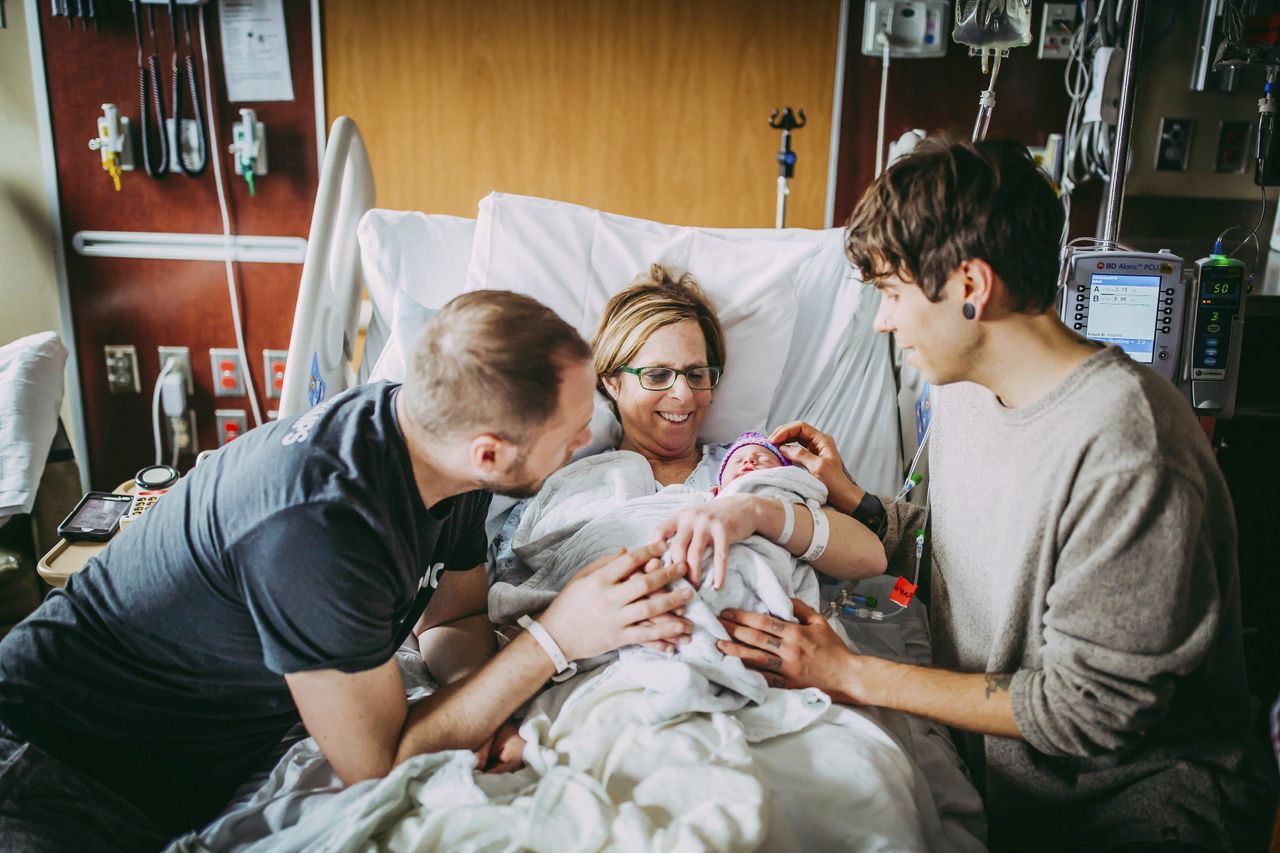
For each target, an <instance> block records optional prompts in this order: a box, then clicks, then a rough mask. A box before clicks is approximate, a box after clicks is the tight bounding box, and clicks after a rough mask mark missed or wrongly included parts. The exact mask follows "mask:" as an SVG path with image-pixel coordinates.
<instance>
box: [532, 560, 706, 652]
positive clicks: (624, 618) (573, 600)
mask: <svg viewBox="0 0 1280 853" xmlns="http://www.w3.org/2000/svg"><path fill="white" fill-rule="evenodd" d="M665 550H666V546H665V545H664V544H663V543H661V542H655V543H653V544H652V545H646V546H644V547H643V548H632V549H630V550H620V551H619V552H618V553H617V554H610V555H608V556H605V557H601V558H600V559H599V560H596V561H595V562H594V563H592V564H591V565H589V566H587V567H586V568H585V569H583V570H582V571H580V572H578V574H577V575H575V576H574V578H573V580H571V581H570V582H569V583H568V584H567V585H566V586H565V588H564V589H562V590H561V591H560V594H559V595H557V596H556V598H555V600H554V601H552V602H551V606H550V607H548V608H547V609H546V610H545V611H544V612H543V614H542V616H541V617H539V619H538V621H539V622H540V623H542V627H543V628H545V629H546V630H547V631H548V632H549V633H550V634H551V636H552V638H554V639H555V641H556V643H557V644H558V645H559V646H560V650H561V651H562V652H564V655H565V657H566V658H568V659H569V660H582V659H583V658H591V657H595V656H596V655H602V654H604V653H605V652H611V651H613V650H614V649H618V648H621V647H622V646H630V645H634V644H646V643H654V642H666V643H676V642H681V638H682V637H688V636H689V635H690V634H691V633H692V632H693V625H692V623H690V622H689V621H688V620H686V619H681V618H680V617H679V616H677V615H675V614H674V613H673V611H676V610H677V608H680V607H683V606H684V605H685V604H687V603H688V602H689V599H690V598H692V597H693V590H691V589H689V588H687V587H686V588H685V589H681V590H676V591H675V592H668V591H666V590H664V587H666V586H667V584H669V583H671V582H672V581H674V580H675V579H676V578H680V577H684V575H685V571H686V568H685V565H684V564H683V563H672V564H671V565H668V566H663V565H661V564H660V563H658V562H657V560H658V558H659V557H660V556H661V555H662V552H663V551H665Z"/></svg>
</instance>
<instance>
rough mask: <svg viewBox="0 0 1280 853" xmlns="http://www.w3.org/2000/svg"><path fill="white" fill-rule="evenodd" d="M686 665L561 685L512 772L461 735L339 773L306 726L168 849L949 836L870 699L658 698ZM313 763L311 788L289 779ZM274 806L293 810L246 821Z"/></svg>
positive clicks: (844, 842) (549, 846) (843, 844)
mask: <svg viewBox="0 0 1280 853" xmlns="http://www.w3.org/2000/svg"><path fill="white" fill-rule="evenodd" d="M691 674H692V673H691V670H690V669H689V668H688V667H687V666H686V665H684V664H682V663H679V662H676V661H664V660H660V659H656V658H651V659H648V660H642V659H635V660H631V661H618V662H616V663H614V664H613V665H611V666H609V667H606V668H604V669H598V670H595V671H594V672H591V673H587V674H584V675H580V676H578V677H576V678H575V679H573V680H572V681H569V682H565V683H564V684H561V685H557V686H556V687H553V688H552V689H550V690H548V691H546V692H544V693H543V694H542V695H541V696H540V697H539V698H538V699H537V700H536V701H535V702H534V704H533V705H532V707H531V708H530V712H529V715H528V717H527V718H526V719H525V722H524V724H523V726H522V727H521V730H520V732H521V735H523V736H524V737H525V739H526V740H527V741H528V747H527V748H526V749H525V760H526V762H527V763H528V766H527V767H525V768H524V769H522V770H521V771H519V772H517V773H513V774H508V775H501V776H494V775H485V774H477V773H475V772H474V771H475V758H474V756H473V755H472V754H471V753H470V752H463V751H453V752H445V753H438V754H434V755H423V756H419V757H417V758H414V759H411V760H409V761H407V762H405V763H404V764H402V765H401V766H399V767H397V768H396V769H395V770H394V771H393V772H392V773H391V774H390V775H389V776H388V777H386V778H385V779H382V780H378V781H369V782H362V783H360V784H358V785H354V786H352V787H351V788H348V789H346V790H343V791H338V790H336V789H335V787H334V786H333V785H332V778H331V776H327V777H326V776H325V774H324V773H323V772H321V771H319V770H318V768H317V762H318V761H320V759H319V758H318V755H317V752H316V749H315V746H314V743H313V742H312V741H304V742H303V743H301V744H298V745H297V746H295V747H294V748H293V750H291V752H290V753H289V754H287V755H286V757H285V759H284V760H283V761H282V762H281V764H280V765H279V767H278V768H277V770H276V772H275V773H273V774H272V780H271V781H269V782H268V784H267V786H266V787H265V788H264V789H263V791H261V792H259V794H258V795H256V796H255V797H254V798H253V799H252V800H251V801H250V803H249V804H248V806H247V807H245V808H243V809H242V810H241V813H240V815H239V816H238V817H237V818H236V819H235V821H231V822H229V819H228V818H224V819H223V820H222V821H221V822H220V824H215V825H213V826H211V827H210V828H209V829H206V830H205V832H204V833H202V834H201V835H200V836H199V837H196V836H192V837H189V838H187V839H184V840H183V841H182V842H180V843H179V844H178V845H176V846H175V848H173V849H175V850H186V851H194V850H210V849H235V850H244V851H260V852H264V851H270V853H286V851H303V850H306V851H312V850H315V851H332V853H339V851H366V850H388V851H400V850H404V851H409V850H453V849H466V850H494V851H498V850H535V851H556V852H557V853H559V851H595V850H618V851H658V850H711V851H715V850H726V851H727V850H753V849H768V850H821V849H836V848H840V849H860V850H871V849H874V850H925V849H930V848H932V849H946V845H945V844H942V843H941V842H942V841H943V837H942V836H941V835H940V834H938V832H937V829H938V824H937V818H936V815H931V814H929V813H928V812H932V811H933V810H934V806H933V803H932V802H931V801H929V800H928V799H927V787H926V786H924V785H923V784H921V780H919V779H917V778H916V774H915V771H914V769H913V767H912V764H911V762H910V761H909V760H908V759H907V757H906V755H904V754H903V752H902V750H901V749H900V748H899V746H898V744H897V742H896V741H895V740H894V739H893V738H892V737H890V735H889V734H887V733H886V732H885V731H884V730H883V729H882V728H881V727H880V726H878V725H877V724H876V723H875V722H873V721H872V719H871V718H870V717H869V716H867V715H864V714H861V713H858V712H854V711H851V710H849V709H846V708H841V707H839V706H833V705H832V704H831V702H830V700H829V699H827V697H826V696H825V695H823V694H822V693H820V692H818V691H816V690H805V691H787V690H771V691H770V692H769V695H768V697H766V700H765V701H764V702H763V703H762V704H759V705H749V706H747V707H745V708H742V709H740V710H737V711H732V712H725V711H720V710H716V709H715V707H714V706H713V705H705V704H704V702H703V701H702V700H703V699H704V698H705V697H706V694H704V693H701V692H699V691H694V692H693V693H690V694H688V695H690V696H691V697H694V698H692V699H691V701H690V702H689V703H688V705H687V708H686V711H685V713H683V714H681V715H678V716H676V717H669V716H666V715H667V713H668V710H667V709H665V708H663V707H662V705H663V704H665V703H659V704H658V705H656V706H655V704H654V702H653V701H652V700H653V697H652V695H651V693H650V690H649V687H650V686H651V685H652V684H653V683H655V682H662V683H667V684H671V685H672V686H678V685H679V684H680V682H681V680H682V679H683V678H685V677H687V676H689V675H691ZM694 677H696V676H694ZM307 776H310V777H311V781H312V784H314V785H315V786H316V789H315V790H314V791H312V792H311V793H310V796H309V798H308V797H305V796H304V797H302V798H299V796H298V795H297V794H296V793H290V792H289V791H288V790H287V788H288V784H289V782H290V780H291V779H296V778H298V777H303V778H305V777H307ZM922 791H923V792H924V796H925V799H924V800H923V801H922V800H920V795H921V792H922ZM833 804H838V805H839V808H833V807H832V806H833ZM272 808H274V809H275V811H276V813H277V814H279V813H281V812H283V811H285V810H286V809H287V810H288V811H291V812H293V814H294V816H295V817H296V818H301V819H300V820H297V822H296V823H293V824H292V825H290V826H288V827H287V828H284V829H283V831H279V832H277V833H276V834H274V835H270V836H265V837H257V838H252V839H250V838H246V837H244V834H243V833H244V830H245V829H249V828H253V827H261V826H262V824H263V819H262V813H264V812H267V811H268V810H270V809H272ZM268 822H269V821H268ZM237 830H238V831H237ZM930 830H932V832H930Z"/></svg>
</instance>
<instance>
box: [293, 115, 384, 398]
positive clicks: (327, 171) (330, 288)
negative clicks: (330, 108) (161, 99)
mask: <svg viewBox="0 0 1280 853" xmlns="http://www.w3.org/2000/svg"><path fill="white" fill-rule="evenodd" d="M376 197H377V191H376V188H375V186H374V181H373V168H372V166H371V165H370V163H369V153H368V151H367V150H366V149H365V146H364V140H363V139H362V138H361V136H360V130H359V128H357V127H356V123H355V122H354V121H352V120H351V119H350V118H347V117H346V116H339V117H338V119H337V120H336V121H334V123H333V127H332V128H330V130H329V141H328V144H327V147H326V151H325V156H324V165H323V167H322V168H321V169H320V188H319V190H318V191H317V193H316V204H315V209H314V210H313V211H312V213H311V230H310V232H309V233H308V235H307V255H306V260H305V261H303V264H302V281H301V284H300V285H299V287H298V303H297V306H296V307H295V308H294V313H293V332H292V334H291V337H290V339H289V357H288V360H287V361H286V363H285V374H284V388H283V390H282V391H281V394H280V397H281V399H280V416H281V417H285V416H288V415H296V414H298V413H299V412H304V411H306V410H307V409H309V408H311V407H312V406H314V405H316V404H317V403H319V402H321V401H322V400H325V399H327V398H329V397H332V396H334V395H336V394H338V393H340V392H342V391H344V390H346V389H347V388H350V387H351V386H352V385H355V384H356V381H357V377H356V372H355V369H354V368H353V364H354V363H355V362H356V359H357V357H358V356H359V351H358V346H359V336H358V332H359V318H360V300H361V297H362V294H363V292H364V276H363V273H362V270H361V267H360V246H359V243H358V242H357V240H356V225H357V224H358V223H359V221H360V217H361V216H363V215H364V213H365V211H367V210H369V209H370V208H371V207H373V205H374V201H375V199H376Z"/></svg>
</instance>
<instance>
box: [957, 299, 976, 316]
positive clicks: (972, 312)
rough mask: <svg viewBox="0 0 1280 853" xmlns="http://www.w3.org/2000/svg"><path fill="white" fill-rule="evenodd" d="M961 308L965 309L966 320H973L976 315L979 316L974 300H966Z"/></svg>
mask: <svg viewBox="0 0 1280 853" xmlns="http://www.w3.org/2000/svg"><path fill="white" fill-rule="evenodd" d="M961 310H962V311H964V318H965V319H966V320H972V319H973V318H974V317H977V316H978V309H977V308H974V307H973V303H972V302H966V303H965V304H964V308H962V309H961Z"/></svg>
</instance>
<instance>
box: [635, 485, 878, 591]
mask: <svg viewBox="0 0 1280 853" xmlns="http://www.w3.org/2000/svg"><path fill="white" fill-rule="evenodd" d="M820 511H821V512H822V514H823V516H824V517H825V518H826V520H827V523H828V525H829V536H828V539H827V547H826V550H825V551H823V552H822V555H821V556H820V557H817V558H815V559H813V560H811V561H810V562H811V563H812V565H813V566H814V567H815V568H817V569H818V570H819V571H821V572H823V573H824V574H828V575H831V576H832V577H838V578H849V579H852V578H865V577H871V576H872V575H878V574H881V573H883V572H884V569H885V565H886V560H885V554H884V548H883V547H882V546H881V544H880V540H879V539H878V538H877V537H876V535H875V533H873V532H871V531H870V530H868V529H867V528H866V527H864V526H862V525H861V524H859V523H858V522H856V521H854V520H853V519H852V518H849V517H848V516H845V515H842V514H841V513H839V512H837V511H836V510H834V509H830V508H828V507H824V508H823V509H822V510H820ZM794 512H795V528H794V530H793V531H792V534H791V538H790V539H788V540H787V544H786V549H787V551H789V552H790V553H791V554H793V555H794V556H797V557H800V556H803V555H804V553H805V552H806V551H808V550H809V546H810V544H812V542H813V531H814V520H813V515H812V513H810V511H809V508H808V507H807V506H806V505H804V504H796V505H795V507H794ZM785 518H786V516H785V513H784V510H783V508H782V504H781V502H779V501H778V500H776V499H775V498H765V497H760V496H759V495H721V496H720V497H718V498H716V499H715V500H713V501H710V502H709V503H706V504H703V505H702V506H697V507H690V508H689V509H685V510H682V511H681V512H679V513H678V514H676V515H675V516H674V517H673V518H672V519H671V520H670V521H669V522H667V524H666V525H665V526H664V527H663V528H662V529H661V530H660V531H659V532H658V536H659V538H661V539H664V540H667V554H668V555H669V556H670V557H671V559H672V560H674V561H677V562H685V563H687V564H688V566H689V580H690V581H691V582H692V583H694V584H695V585H697V584H699V583H701V581H702V574H703V569H704V557H705V554H706V550H707V548H710V549H711V579H712V584H713V585H714V586H715V588H716V589H720V588H721V587H722V586H724V578H725V573H726V572H727V571H728V559H729V546H730V545H732V544H733V543H734V542H741V541H742V540H743V539H746V538H747V537H748V536H753V535H755V534H757V533H758V534H760V535H761V536H764V537H765V538H767V539H770V540H773V541H777V539H778V537H779V536H781V535H782V527H783V524H784V523H785Z"/></svg>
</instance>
